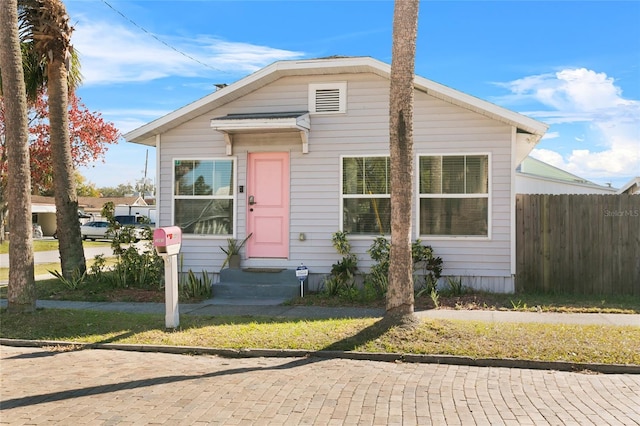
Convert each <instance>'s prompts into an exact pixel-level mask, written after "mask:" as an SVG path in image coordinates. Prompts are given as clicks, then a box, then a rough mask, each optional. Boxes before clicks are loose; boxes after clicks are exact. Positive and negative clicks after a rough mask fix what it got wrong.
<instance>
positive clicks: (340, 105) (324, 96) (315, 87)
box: [309, 82, 347, 114]
mask: <svg viewBox="0 0 640 426" xmlns="http://www.w3.org/2000/svg"><path fill="white" fill-rule="evenodd" d="M346 99H347V83H346V82H335V83H321V84H310V85H309V112H311V113H314V114H332V113H333V114H335V113H343V112H346V111H347V102H346Z"/></svg>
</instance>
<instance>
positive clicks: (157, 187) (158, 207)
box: [156, 134, 172, 227]
mask: <svg viewBox="0 0 640 426" xmlns="http://www.w3.org/2000/svg"><path fill="white" fill-rule="evenodd" d="M160 140H161V136H160V135H159V134H158V135H156V227H160V204H161V203H160V201H161V200H160V194H161V193H162V191H161V190H160ZM170 225H172V224H170Z"/></svg>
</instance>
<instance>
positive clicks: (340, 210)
mask: <svg viewBox="0 0 640 426" xmlns="http://www.w3.org/2000/svg"><path fill="white" fill-rule="evenodd" d="M374 157H385V158H389V159H390V155H389V154H349V155H341V156H340V159H339V161H340V165H339V169H340V197H339V198H338V200H339V202H338V223H339V224H340V226H339V228H338V229H340V231H344V222H343V213H344V212H343V206H344V199H345V198H348V199H352V198H366V199H370V198H373V197H372V196H369V195H364V194H352V195H350V196H348V197H345V196H344V193H343V192H344V169H343V167H342V165H343V160H344V159H345V158H374ZM389 184H391V183H389ZM376 198H391V194H378V196H377V197H376ZM379 236H380V235H363V234H349V239H353V240H374V239H376V238H377V237H379ZM384 236H386V237H388V238H391V234H388V235H387V234H384Z"/></svg>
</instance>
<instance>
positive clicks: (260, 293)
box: [213, 268, 300, 299]
mask: <svg viewBox="0 0 640 426" xmlns="http://www.w3.org/2000/svg"><path fill="white" fill-rule="evenodd" d="M299 295H300V281H298V279H297V278H296V271H295V270H292V269H272V268H268V269H267V268H251V269H223V270H222V271H220V282H218V283H216V284H214V285H213V297H214V298H228V299H267V298H286V299H290V298H293V297H296V296H299Z"/></svg>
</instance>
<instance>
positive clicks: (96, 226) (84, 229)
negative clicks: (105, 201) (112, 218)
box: [80, 220, 144, 242]
mask: <svg viewBox="0 0 640 426" xmlns="http://www.w3.org/2000/svg"><path fill="white" fill-rule="evenodd" d="M116 232H117V231H116ZM131 232H133V237H134V242H138V241H140V240H141V239H142V238H144V229H142V228H132V231H131ZM80 234H81V235H82V239H83V240H92V241H93V240H111V239H113V237H114V236H115V235H116V234H115V233H114V231H113V229H111V228H110V227H109V222H107V221H104V220H95V221H91V222H87V223H85V224H84V225H81V226H80Z"/></svg>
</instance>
